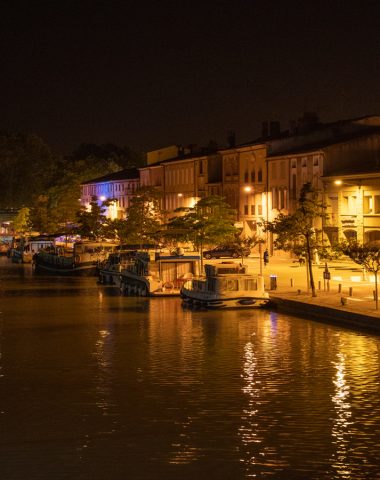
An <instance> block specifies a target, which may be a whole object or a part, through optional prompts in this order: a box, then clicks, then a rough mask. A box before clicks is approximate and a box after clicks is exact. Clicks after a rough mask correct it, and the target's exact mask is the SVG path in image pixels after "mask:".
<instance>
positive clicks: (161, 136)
mask: <svg viewBox="0 0 380 480" xmlns="http://www.w3.org/2000/svg"><path fill="white" fill-rule="evenodd" d="M349 4H353V5H349ZM379 26H380V2H379V1H378V0H374V1H370V0H361V1H359V0H354V1H353V2H348V1H347V0H344V1H336V0H330V1H324V0H314V1H311V0H303V1H299V2H295V1H291V0H288V1H287V0H280V1H273V0H272V1H268V0H261V1H260V2H258V1H255V0H244V1H242V0H235V1H233V0H230V1H224V0H218V1H214V2H210V1H207V0H204V1H203V2H197V1H195V0H193V1H191V0H189V1H188V0H175V1H165V0H155V1H150V2H149V1H144V0H136V1H128V0H126V1H116V0H104V1H96V0H93V1H81V0H76V1H72V0H62V1H54V0H49V1H39V0H29V1H28V2H25V1H24V2H21V1H18V0H13V1H12V0H4V1H3V2H2V4H1V6H0V38H1V45H0V61H1V65H2V71H1V76H0V129H7V130H17V131H23V132H33V133H36V134H38V135H39V136H41V137H42V138H43V139H44V140H45V141H46V142H47V143H48V144H49V145H50V146H51V147H52V148H53V149H54V150H56V151H58V152H62V153H70V152H71V151H72V150H73V149H74V148H75V147H77V146H78V145H79V144H80V143H82V142H88V143H99V144H100V143H105V142H112V143H116V144H117V145H119V146H125V145H126V146H129V147H130V148H132V149H135V150H141V151H147V150H151V149H155V148H160V147H163V146H166V145H171V144H175V143H177V144H179V143H182V144H184V145H187V144H190V143H195V144H198V145H204V144H207V143H208V142H209V140H216V141H218V142H219V143H220V144H225V143H226V139H227V136H228V134H229V132H230V131H231V130H234V131H235V132H236V137H237V142H238V143H242V142H246V141H250V140H252V139H254V138H255V137H257V136H259V135H260V132H261V124H262V121H264V120H279V121H281V126H282V127H284V128H287V127H288V125H289V121H290V120H292V119H297V118H298V117H300V116H301V114H302V112H303V111H316V112H317V113H318V115H319V117H320V119H321V120H322V121H325V122H327V121H334V120H337V119H340V118H351V117H359V116H362V115H366V114H372V113H380V78H379V73H380V28H379Z"/></svg>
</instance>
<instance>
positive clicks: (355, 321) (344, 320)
mask: <svg viewBox="0 0 380 480" xmlns="http://www.w3.org/2000/svg"><path fill="white" fill-rule="evenodd" d="M270 300H271V306H273V307H274V308H275V309H277V310H280V311H283V312H287V313H291V314H292V315H296V316H302V317H308V318H312V319H313V320H317V321H319V322H324V323H330V324H334V325H340V326H342V327H348V328H354V329H358V330H365V331H368V332H371V333H375V334H377V335H380V319H379V318H375V317H372V316H370V315H365V314H360V313H356V312H352V311H348V310H344V309H343V308H342V309H337V308H331V307H327V306H325V305H315V304H310V303H305V302H301V301H297V300H291V299H287V298H281V297H277V296H275V295H270Z"/></svg>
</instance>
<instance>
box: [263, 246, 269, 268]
mask: <svg viewBox="0 0 380 480" xmlns="http://www.w3.org/2000/svg"><path fill="white" fill-rule="evenodd" d="M263 260H264V267H265V266H266V264H267V263H268V262H269V252H268V249H267V248H266V249H265V252H264V255H263Z"/></svg>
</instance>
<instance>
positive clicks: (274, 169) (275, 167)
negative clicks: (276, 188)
mask: <svg viewBox="0 0 380 480" xmlns="http://www.w3.org/2000/svg"><path fill="white" fill-rule="evenodd" d="M276 178H277V165H276V164H275V163H272V179H273V180H275V179H276Z"/></svg>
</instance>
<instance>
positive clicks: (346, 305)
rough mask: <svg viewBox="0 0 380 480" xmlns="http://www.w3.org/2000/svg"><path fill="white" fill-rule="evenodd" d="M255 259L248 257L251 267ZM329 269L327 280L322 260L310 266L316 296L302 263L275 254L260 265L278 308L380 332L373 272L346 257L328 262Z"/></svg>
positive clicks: (379, 316) (379, 310)
mask: <svg viewBox="0 0 380 480" xmlns="http://www.w3.org/2000/svg"><path fill="white" fill-rule="evenodd" d="M255 262H256V263H257V264H259V259H258V258H256V259H255V258H253V259H250V260H249V263H250V264H251V265H252V266H253V267H256V265H255ZM258 267H259V265H258ZM328 269H329V272H330V280H329V281H327V280H325V279H324V270H325V264H324V263H321V264H320V265H314V266H313V274H314V282H315V285H316V295H317V296H316V297H312V295H311V290H310V289H308V287H307V275H306V267H305V266H304V265H302V266H300V265H299V263H298V262H294V261H292V260H291V259H288V258H283V257H276V256H274V257H271V259H270V262H269V264H268V265H267V266H266V267H263V268H262V270H263V274H264V278H265V285H266V288H267V290H268V291H269V294H270V296H271V299H272V301H273V302H274V303H275V304H277V306H278V307H279V308H283V309H288V310H293V311H296V312H297V311H298V312H299V313H301V314H308V315H311V316H315V317H318V318H319V319H323V318H326V319H328V320H329V321H330V320H335V321H339V323H344V324H345V325H347V326H355V327H360V328H361V327H362V328H364V329H371V330H372V331H376V332H377V333H379V334H380V300H379V305H378V306H379V309H378V310H377V309H376V303H375V300H374V290H375V283H374V276H373V275H368V274H365V273H364V272H363V270H362V268H361V267H360V266H359V265H357V264H355V263H353V262H351V261H349V260H345V261H339V262H338V261H333V262H329V263H328ZM255 270H256V268H255ZM275 284H276V285H275ZM274 286H276V288H275V289H274V288H273V287H274Z"/></svg>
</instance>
